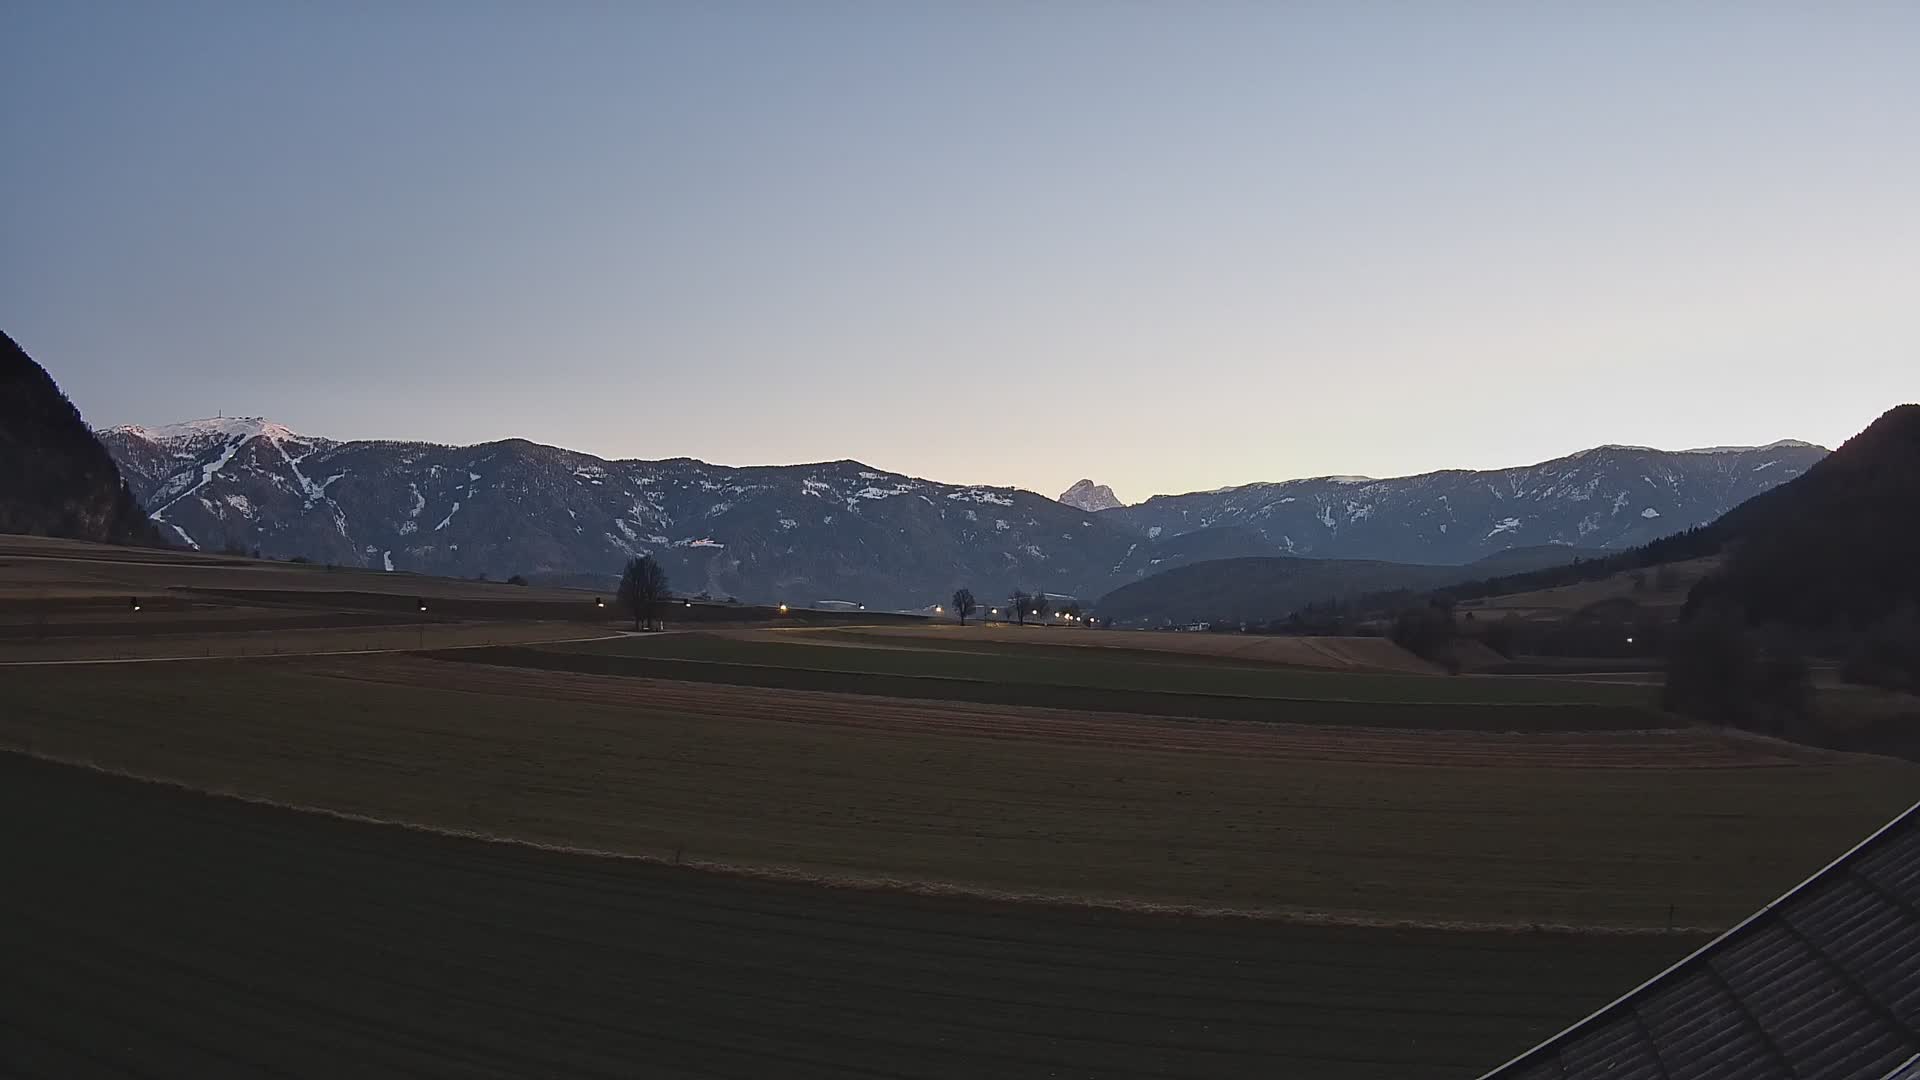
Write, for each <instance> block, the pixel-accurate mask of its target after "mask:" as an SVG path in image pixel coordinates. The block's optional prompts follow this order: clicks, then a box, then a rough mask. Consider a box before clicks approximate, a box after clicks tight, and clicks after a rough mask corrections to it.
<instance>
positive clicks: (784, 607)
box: [780, 604, 787, 615]
mask: <svg viewBox="0 0 1920 1080" xmlns="http://www.w3.org/2000/svg"><path fill="white" fill-rule="evenodd" d="M786 613H787V605H785V604H781V605H780V614H782V615H785V614H786Z"/></svg>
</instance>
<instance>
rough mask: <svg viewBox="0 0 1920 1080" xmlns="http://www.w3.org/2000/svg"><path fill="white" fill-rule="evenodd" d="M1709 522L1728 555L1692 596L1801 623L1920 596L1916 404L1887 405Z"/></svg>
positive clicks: (1887, 610) (1876, 610)
mask: <svg viewBox="0 0 1920 1080" xmlns="http://www.w3.org/2000/svg"><path fill="white" fill-rule="evenodd" d="M1711 531H1712V532H1713V533H1714V534H1715V535H1716V538H1717V539H1719V540H1720V541H1721V542H1722V543H1723V544H1725V545H1726V549H1727V564H1726V568H1725V570H1724V571H1723V572H1722V573H1720V574H1719V575H1716V576H1715V577H1713V578H1710V579H1709V580H1707V581H1704V582H1702V583H1701V584H1700V586H1699V587H1697V588H1696V589H1695V591H1694V596H1693V597H1692V598H1691V604H1693V605H1699V604H1703V603H1713V602H1723V601H1724V602H1728V603H1732V604H1735V605H1737V606H1739V607H1740V608H1741V609H1743V610H1744V611H1745V612H1746V613H1747V615H1748V617H1749V618H1750V619H1751V620H1753V621H1755V622H1778V623H1784V624H1787V625H1793V626H1803V627H1821V626H1826V625H1830V624H1845V625H1851V626H1865V625H1868V624H1872V623H1876V622H1879V621H1880V620H1883V619H1886V618H1887V617H1889V616H1891V615H1893V614H1895V613H1896V612H1899V611H1901V610H1902V609H1903V608H1911V607H1914V606H1916V605H1920V405H1901V406H1899V407H1898V408H1895V409H1891V410H1889V411H1888V412H1887V413H1886V414H1885V415H1883V416H1881V417H1880V419H1878V420H1875V421H1874V422H1873V423H1872V424H1871V425H1870V426H1868V428H1867V429H1866V430H1865V431H1862V432H1861V433H1860V434H1858V435H1855V436H1854V437H1853V438H1851V439H1848V440H1847V441H1846V443H1845V444H1844V445H1842V446H1841V447H1840V449H1838V450H1836V451H1834V452H1833V454H1832V455H1831V456H1829V457H1827V458H1825V459H1824V460H1822V461H1820V462H1819V463H1818V464H1816V465H1814V466H1813V467H1812V468H1811V469H1809V470H1808V471H1807V473H1806V474H1805V475H1804V476H1801V477H1800V478H1798V479H1796V480H1794V481H1792V482H1790V483H1788V484H1785V485H1783V486H1781V487H1778V488H1775V489H1774V490H1772V491H1769V492H1766V493H1764V494H1761V495H1757V496H1755V497H1754V498H1752V499H1749V500H1747V501H1746V502H1744V503H1742V504H1740V505H1739V506H1737V507H1735V508H1734V509H1733V510H1731V511H1729V512H1728V513H1727V515H1726V516H1725V517H1723V518H1721V519H1720V520H1719V521H1717V522H1715V523H1714V524H1713V526H1712V529H1711Z"/></svg>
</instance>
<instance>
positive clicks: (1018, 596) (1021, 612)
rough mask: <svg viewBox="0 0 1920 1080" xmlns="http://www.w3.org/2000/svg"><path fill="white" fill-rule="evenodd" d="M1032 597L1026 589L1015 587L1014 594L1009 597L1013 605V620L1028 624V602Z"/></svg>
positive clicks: (1008, 599) (1023, 624)
mask: <svg viewBox="0 0 1920 1080" xmlns="http://www.w3.org/2000/svg"><path fill="white" fill-rule="evenodd" d="M1030 599H1031V598H1030V597H1028V596H1027V593H1026V590H1025V589H1015V590H1013V595H1011V596H1009V597H1007V603H1009V604H1012V605H1013V620H1014V621H1015V622H1017V623H1019V624H1020V625H1021V626H1025V625H1027V603H1028V601H1029V600H1030Z"/></svg>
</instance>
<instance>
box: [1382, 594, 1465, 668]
mask: <svg viewBox="0 0 1920 1080" xmlns="http://www.w3.org/2000/svg"><path fill="white" fill-rule="evenodd" d="M1454 633H1455V627H1454V623H1453V608H1452V607H1451V606H1450V605H1447V604H1444V603H1441V602H1440V601H1437V600H1436V601H1434V602H1432V603H1429V604H1427V605H1426V606H1425V607H1414V608H1407V609H1406V610H1404V611H1402V612H1401V613H1400V614H1399V615H1396V616H1395V617H1394V620H1393V631H1392V633H1391V634H1390V635H1389V636H1390V637H1392V638H1393V642H1394V644H1396V645H1398V646H1400V647H1401V648H1403V649H1405V650H1407V651H1408V652H1410V653H1412V654H1413V655H1415V656H1417V657H1419V658H1420V659H1422V660H1429V661H1432V662H1433V663H1436V664H1440V665H1441V666H1443V667H1445V668H1446V669H1447V671H1448V672H1450V673H1453V674H1458V673H1459V671H1460V658H1459V657H1458V656H1457V655H1456V654H1455V653H1454V648H1453V638H1454Z"/></svg>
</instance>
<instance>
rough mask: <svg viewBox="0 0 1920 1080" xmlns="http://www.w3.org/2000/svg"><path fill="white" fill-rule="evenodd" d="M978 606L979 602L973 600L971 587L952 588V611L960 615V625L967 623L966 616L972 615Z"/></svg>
mask: <svg viewBox="0 0 1920 1080" xmlns="http://www.w3.org/2000/svg"><path fill="white" fill-rule="evenodd" d="M979 607H980V605H979V604H976V603H974V602H973V590H972V589H966V588H961V589H955V590H953V613H954V614H955V615H958V616H960V625H961V626H965V625H967V616H969V615H972V614H973V613H974V612H975V611H976V610H978V609H979Z"/></svg>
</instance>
